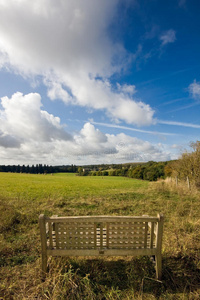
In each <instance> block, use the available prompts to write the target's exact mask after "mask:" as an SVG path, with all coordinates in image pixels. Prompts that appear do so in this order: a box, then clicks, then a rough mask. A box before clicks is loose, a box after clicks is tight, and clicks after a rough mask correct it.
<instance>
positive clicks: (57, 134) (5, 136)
mask: <svg viewBox="0 0 200 300" xmlns="http://www.w3.org/2000/svg"><path fill="white" fill-rule="evenodd" d="M1 105H2V109H1V110H0V128H1V131H0V161H4V163H5V164H19V163H20V164H33V163H34V164H36V163H48V164H53V165H56V164H71V163H76V164H89V163H111V162H118V163H120V162H125V161H148V160H165V159H168V158H169V154H168V153H167V152H166V151H163V150H162V149H161V147H160V146H158V145H152V144H150V143H149V142H146V141H142V140H140V139H137V138H134V137H130V136H128V135H125V134H124V133H120V134H117V135H113V134H106V133H103V132H101V131H100V130H99V129H98V128H95V126H94V125H93V124H91V123H89V122H87V123H85V124H84V126H83V128H82V129H81V130H80V132H78V133H76V134H74V135H73V136H72V135H70V134H69V133H67V132H66V131H65V130H64V128H63V126H62V124H60V119H59V118H58V117H55V116H53V115H52V114H49V113H48V112H47V111H44V110H42V109H41V106H42V105H41V97H40V95H39V94H37V93H35V94H33V93H32V94H27V95H23V94H22V93H19V92H18V93H15V94H14V95H13V96H12V97H11V98H10V99H9V98H8V97H3V98H2V99H1Z"/></svg>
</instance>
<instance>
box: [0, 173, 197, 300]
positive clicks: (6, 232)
mask: <svg viewBox="0 0 200 300" xmlns="http://www.w3.org/2000/svg"><path fill="white" fill-rule="evenodd" d="M0 191H1V194H0V212H1V214H0V266H1V269H0V299H113V300H114V299H199V294H200V286H199V284H200V263H199V261H200V255H199V248H200V247H199V246H200V220H199V215H200V208H199V199H200V194H199V193H198V192H196V193H195V194H194V193H192V192H189V191H184V190H182V189H178V190H175V189H174V188H172V187H171V186H168V185H167V184H165V183H163V182H161V183H149V182H146V181H139V180H133V179H128V178H123V177H103V178H102V177H95V176H94V177H78V176H75V175H74V174H54V175H53V176H52V175H29V174H11V173H0ZM158 212H162V213H164V215H165V223H164V238H163V239H164V240H163V280H162V283H160V282H157V281H155V280H154V278H155V270H154V267H153V264H152V262H151V261H150V260H149V259H148V258H146V257H141V258H134V259H132V258H124V259H122V258H117V259H116V258H114V259H112V258H107V259H81V258H70V259H67V258H65V259H64V258H62V259H60V258H51V259H50V261H49V264H50V271H49V273H48V275H47V278H46V280H45V282H43V281H42V280H41V271H40V267H41V257H40V253H41V249H40V238H39V227H38V217H39V214H40V213H45V214H46V215H48V216H50V215H52V214H57V215H60V216H64V215H142V214H149V215H153V216H154V215H156V214H157V213H158Z"/></svg>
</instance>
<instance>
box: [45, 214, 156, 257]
mask: <svg viewBox="0 0 200 300" xmlns="http://www.w3.org/2000/svg"><path fill="white" fill-rule="evenodd" d="M161 220H162V218H161V216H160V215H158V217H149V216H142V217H129V216H127V217H125V216H117V217H115V216H86V217H56V216H53V217H45V216H44V215H41V216H40V222H41V224H43V226H40V229H41V235H42V236H43V243H45V247H46V249H47V250H88V251H89V250H99V251H103V250H108V249H110V250H122V249H124V250H134V249H157V248H158V247H159V242H161V239H162V228H161V225H162V224H161ZM42 228H43V229H42ZM51 252H52V251H51ZM90 252H91V251H90ZM74 253H76V252H74ZM84 253H85V251H83V254H84ZM90 254H92V252H91V253H90ZM99 254H103V252H102V253H99ZM51 255H52V253H51ZM78 255H80V252H79V254H78ZM84 255H85V254H84ZM122 255H123V254H122ZM125 255H126V254H125Z"/></svg>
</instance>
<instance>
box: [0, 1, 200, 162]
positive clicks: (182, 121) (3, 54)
mask: <svg viewBox="0 0 200 300" xmlns="http://www.w3.org/2000/svg"><path fill="white" fill-rule="evenodd" d="M199 11H200V2H199V1H198V0H190V1H189V0H173V1H158V0H148V1H144V0H143V1H142V0H141V1H139V0H137V1H136V0H123V1H122V0H109V1H107V0H101V1H97V0H84V1H83V0H73V1H69V0H65V1H62V0H35V1H28V0H18V1H16V0H0V98H1V102H0V164H36V163H43V164H52V165H57V164H77V165H81V164H90V163H92V164H95V163H96V164H98V163H125V162H134V161H135V162H138V161H139V162H143V161H149V160H154V161H164V160H170V159H176V158H178V157H179V156H180V154H181V153H182V151H184V149H188V147H189V144H190V142H194V141H197V140H199V130H200V120H199V112H200V72H199V70H200V55H199V53H200V37H199V32H200V19H199Z"/></svg>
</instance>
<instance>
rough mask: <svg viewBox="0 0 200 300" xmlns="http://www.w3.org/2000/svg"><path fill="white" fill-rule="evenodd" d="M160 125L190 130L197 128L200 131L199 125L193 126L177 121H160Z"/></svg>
mask: <svg viewBox="0 0 200 300" xmlns="http://www.w3.org/2000/svg"><path fill="white" fill-rule="evenodd" d="M157 122H158V123H159V124H165V125H173V126H182V127H190V128H197V129H200V125H199V124H192V123H185V122H176V121H164V120H158V121H157Z"/></svg>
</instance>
